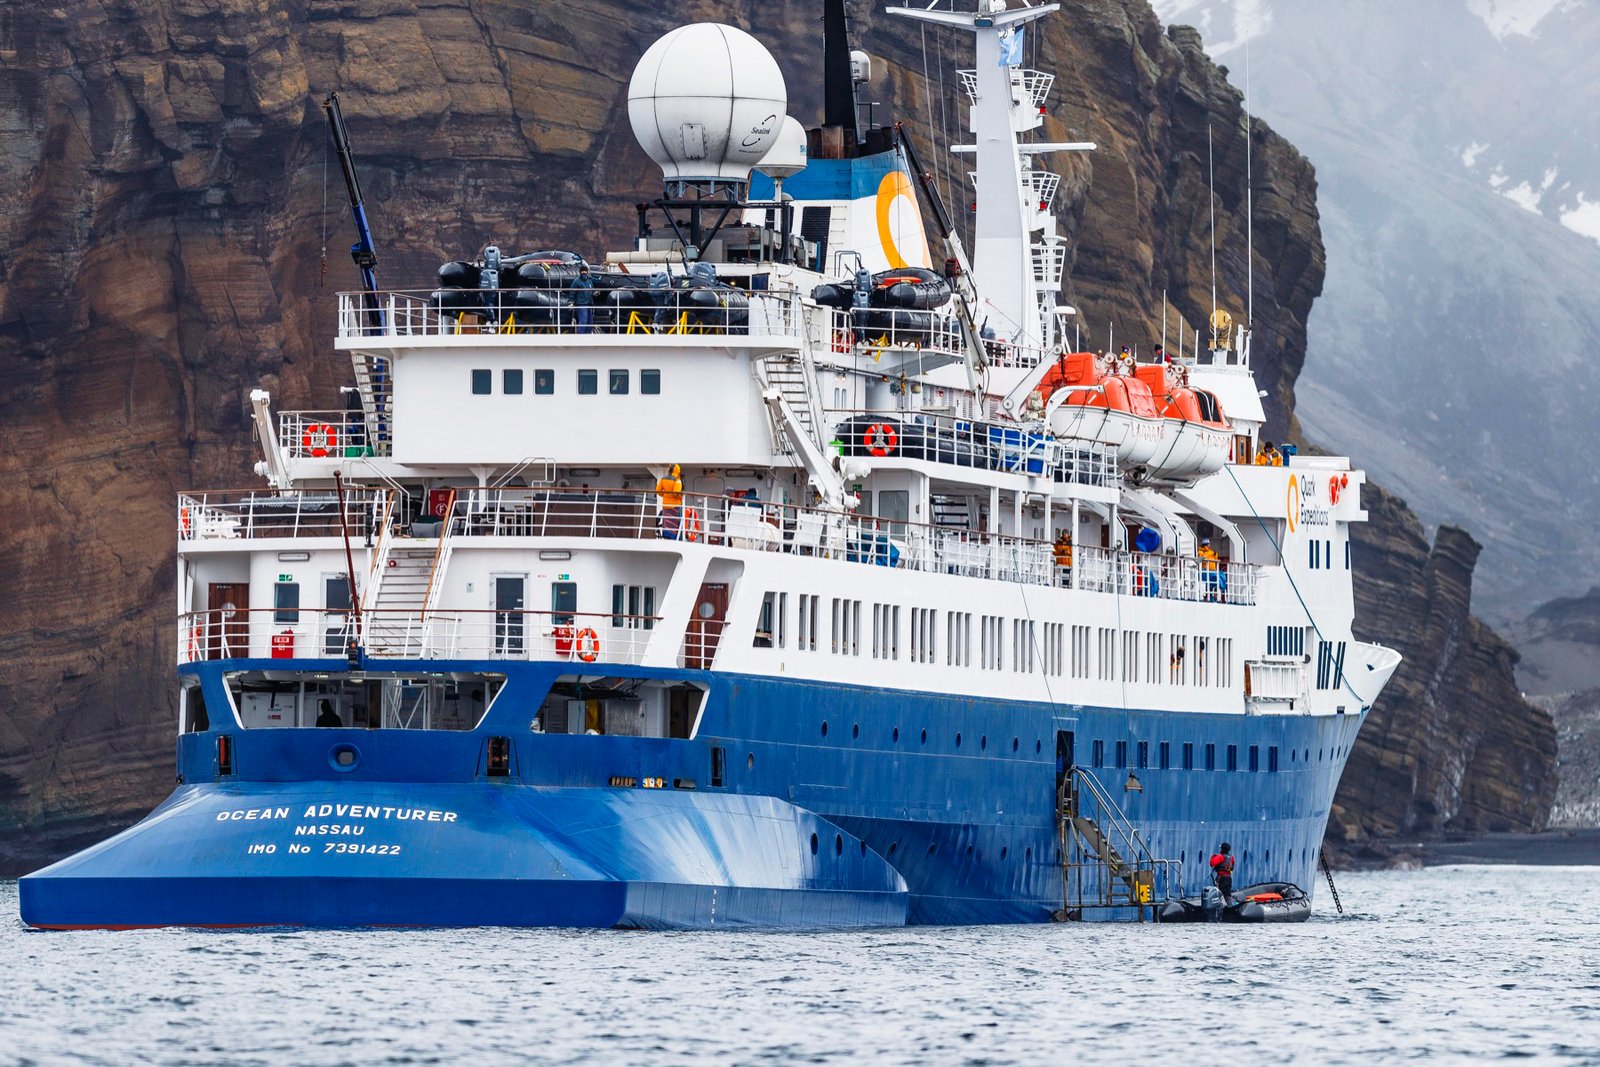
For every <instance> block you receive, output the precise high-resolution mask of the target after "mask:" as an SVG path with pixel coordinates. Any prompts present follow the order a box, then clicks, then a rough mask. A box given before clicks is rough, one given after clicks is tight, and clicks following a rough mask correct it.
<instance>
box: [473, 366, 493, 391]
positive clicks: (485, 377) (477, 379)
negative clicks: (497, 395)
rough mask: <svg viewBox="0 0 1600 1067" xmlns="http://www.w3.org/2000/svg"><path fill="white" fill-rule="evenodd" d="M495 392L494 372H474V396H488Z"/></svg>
mask: <svg viewBox="0 0 1600 1067" xmlns="http://www.w3.org/2000/svg"><path fill="white" fill-rule="evenodd" d="M492 392H494V372H493V371H490V370H475V371H473V372H472V395H473V396H488V395H489V394H490V393H492Z"/></svg>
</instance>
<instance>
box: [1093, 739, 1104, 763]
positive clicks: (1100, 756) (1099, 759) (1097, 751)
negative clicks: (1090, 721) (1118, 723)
mask: <svg viewBox="0 0 1600 1067" xmlns="http://www.w3.org/2000/svg"><path fill="white" fill-rule="evenodd" d="M1105 765H1106V743H1105V742H1104V741H1102V740H1101V739H1100V738H1098V737H1097V738H1095V740H1094V761H1093V763H1092V766H1095V767H1104V766H1105Z"/></svg>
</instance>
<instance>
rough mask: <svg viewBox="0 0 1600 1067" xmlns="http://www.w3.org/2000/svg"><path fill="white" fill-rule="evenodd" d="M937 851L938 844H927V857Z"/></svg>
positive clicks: (930, 842) (935, 842) (933, 842)
mask: <svg viewBox="0 0 1600 1067" xmlns="http://www.w3.org/2000/svg"><path fill="white" fill-rule="evenodd" d="M937 851H939V842H937V841H929V842H928V855H930V856H931V855H933V854H934V853H935V852H937Z"/></svg>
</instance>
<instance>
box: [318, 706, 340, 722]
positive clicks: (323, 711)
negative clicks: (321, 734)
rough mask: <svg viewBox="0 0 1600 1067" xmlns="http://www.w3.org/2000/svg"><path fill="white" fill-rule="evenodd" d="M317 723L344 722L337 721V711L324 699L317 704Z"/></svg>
mask: <svg viewBox="0 0 1600 1067" xmlns="http://www.w3.org/2000/svg"><path fill="white" fill-rule="evenodd" d="M317 725H318V726H343V725H344V723H342V722H340V721H339V713H338V712H337V711H334V710H333V705H332V704H331V703H329V702H328V701H326V700H324V701H322V703H320V704H318V705H317Z"/></svg>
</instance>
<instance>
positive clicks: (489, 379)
mask: <svg viewBox="0 0 1600 1067" xmlns="http://www.w3.org/2000/svg"><path fill="white" fill-rule="evenodd" d="M632 374H633V372H632V371H629V370H626V369H623V370H609V371H607V372H606V386H607V392H609V393H610V394H611V395H612V396H627V395H628V392H629V390H630V388H631V385H632ZM523 385H524V375H523V372H522V370H521V369H520V368H507V369H505V370H502V371H501V372H500V391H501V392H502V393H504V394H505V395H507V396H521V395H522V391H523ZM555 391H556V372H555V371H553V370H549V369H541V370H535V371H534V372H533V393H534V395H535V396H554V395H555ZM639 392H640V393H641V394H643V395H644V396H659V395H661V372H660V371H659V370H641V371H640V372H639ZM493 393H494V371H492V370H485V369H483V368H481V367H480V368H478V369H476V370H474V371H473V372H472V395H473V396H490V395H492V394H493ZM599 393H600V372H599V371H597V370H580V371H579V372H578V395H579V396H598V395H599Z"/></svg>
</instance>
